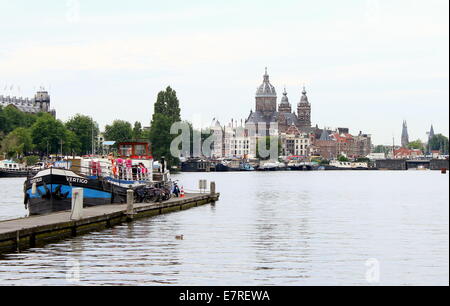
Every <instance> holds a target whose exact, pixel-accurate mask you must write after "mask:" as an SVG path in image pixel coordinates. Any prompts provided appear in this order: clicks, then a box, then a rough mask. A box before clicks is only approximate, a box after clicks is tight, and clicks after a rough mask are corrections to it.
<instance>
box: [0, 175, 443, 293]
mask: <svg viewBox="0 0 450 306" xmlns="http://www.w3.org/2000/svg"><path fill="white" fill-rule="evenodd" d="M201 178H206V179H208V180H209V181H211V180H214V181H216V182H217V186H218V190H219V191H220V192H221V200H220V201H219V202H217V203H216V205H207V206H203V207H198V208H194V209H190V210H187V211H182V212H176V213H173V214H168V215H163V216H158V217H155V218H149V219H144V220H138V221H136V222H134V223H132V224H124V225H121V226H117V227H114V228H112V229H108V230H105V231H102V232H97V233H92V234H89V235H85V236H82V237H77V238H73V239H69V240H65V241H62V242H59V243H55V244H51V245H48V246H46V247H44V248H37V249H32V250H30V251H28V252H26V253H22V254H12V255H8V256H6V257H4V258H2V259H0V285H2V284H29V285H38V284H46V285H74V284H75V285H97V284H98V285H119V284H120V285H122V284H125V285H161V284H168V285H367V284H368V283H367V280H366V273H367V269H368V268H367V266H366V262H367V261H368V260H369V259H372V258H374V259H376V260H378V261H379V263H380V276H381V279H380V284H382V285H417V284H420V285H436V284H437V285H448V283H449V272H448V271H449V251H448V250H449V224H448V217H449V214H448V200H449V189H448V183H449V180H448V175H447V176H444V175H441V174H440V173H438V172H427V171H423V172H422V171H417V172H376V171H375V172H309V173H303V172H302V173H299V172H280V173H209V174H200V173H199V174H182V175H179V176H178V179H180V181H181V182H182V184H184V187H185V188H186V189H194V188H195V187H196V186H197V185H198V179H201ZM22 183H23V180H20V179H19V180H17V179H13V180H7V181H6V180H0V186H1V189H0V190H1V193H2V194H1V196H2V198H5V194H6V198H5V200H4V202H2V203H0V218H3V219H10V218H15V217H21V216H23V215H25V214H26V212H25V211H24V209H23V204H22V199H21V194H20V195H17V194H16V190H18V191H19V192H21V188H22ZM5 186H6V187H7V189H5ZM5 190H6V191H5ZM180 234H183V235H184V236H185V239H184V240H176V239H175V236H176V235H180ZM74 270H75V271H76V270H78V271H79V281H78V280H77V279H75V280H74V279H72V278H71V277H68V275H69V276H70V275H71V272H73V271H74ZM75 275H76V274H75Z"/></svg>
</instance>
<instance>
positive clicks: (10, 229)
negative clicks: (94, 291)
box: [0, 188, 220, 254]
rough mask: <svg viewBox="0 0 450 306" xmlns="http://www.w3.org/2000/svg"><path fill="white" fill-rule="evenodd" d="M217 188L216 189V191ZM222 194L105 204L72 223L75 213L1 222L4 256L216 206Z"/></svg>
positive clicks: (0, 248)
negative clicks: (157, 201)
mask: <svg viewBox="0 0 450 306" xmlns="http://www.w3.org/2000/svg"><path fill="white" fill-rule="evenodd" d="M214 189H215V188H214ZM219 197H220V194H219V193H215V190H212V192H211V193H208V194H186V196H185V197H184V198H172V199H170V200H169V201H166V202H163V203H150V204H133V205H132V207H131V209H130V205H128V204H117V205H102V206H96V207H91V208H84V209H83V212H82V214H83V215H82V218H80V219H79V220H71V217H72V212H71V211H67V212H60V213H54V214H50V215H45V216H36V217H29V218H23V219H17V220H10V221H2V222H0V254H4V253H11V252H20V251H23V250H26V249H28V248H34V247H40V246H43V245H45V244H47V243H50V242H55V241H58V240H61V239H64V238H68V237H74V236H77V235H82V234H86V233H89V232H92V231H98V230H102V229H105V228H110V227H112V226H115V225H118V224H121V223H124V222H130V221H133V220H134V219H138V218H143V217H150V216H157V215H161V214H165V213H170V212H175V211H180V210H186V209H189V208H192V207H197V206H200V205H205V204H208V203H214V202H216V201H218V200H219Z"/></svg>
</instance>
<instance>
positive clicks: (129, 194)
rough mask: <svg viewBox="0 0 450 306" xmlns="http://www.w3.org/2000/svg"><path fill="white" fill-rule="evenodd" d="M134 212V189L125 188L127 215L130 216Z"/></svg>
mask: <svg viewBox="0 0 450 306" xmlns="http://www.w3.org/2000/svg"><path fill="white" fill-rule="evenodd" d="M133 214H134V191H133V190H131V189H129V190H127V216H128V217H129V218H132V217H133Z"/></svg>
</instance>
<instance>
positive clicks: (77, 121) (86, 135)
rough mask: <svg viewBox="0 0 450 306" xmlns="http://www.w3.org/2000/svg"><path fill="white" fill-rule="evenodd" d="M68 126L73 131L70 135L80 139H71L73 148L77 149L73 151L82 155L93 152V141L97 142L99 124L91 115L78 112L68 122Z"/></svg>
mask: <svg viewBox="0 0 450 306" xmlns="http://www.w3.org/2000/svg"><path fill="white" fill-rule="evenodd" d="M66 128H67V129H68V130H69V131H71V132H73V135H69V136H75V138H78V141H77V140H75V139H71V144H72V147H71V149H72V150H76V151H73V153H77V154H82V155H84V154H89V153H93V152H92V142H94V143H95V142H96V141H95V139H97V136H98V134H99V128H98V124H97V123H96V122H95V121H94V120H93V119H92V118H91V117H88V116H84V115H80V114H77V115H76V116H75V117H73V118H71V119H70V120H69V121H67V122H66ZM77 142H78V144H77Z"/></svg>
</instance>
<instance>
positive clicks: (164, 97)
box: [149, 86, 181, 166]
mask: <svg viewBox="0 0 450 306" xmlns="http://www.w3.org/2000/svg"><path fill="white" fill-rule="evenodd" d="M179 121H181V114H180V103H179V101H178V98H177V93H176V91H174V90H173V89H172V88H170V86H169V87H167V89H166V90H165V91H161V92H159V93H158V97H157V99H156V102H155V106H154V113H153V118H152V123H151V127H150V132H149V136H150V141H151V143H152V151H153V156H154V157H155V158H156V159H161V157H163V156H164V157H165V158H166V160H167V161H168V163H169V166H172V165H175V164H177V163H178V159H177V157H173V156H172V155H171V153H170V145H171V143H172V141H173V139H175V137H177V135H171V134H170V128H171V127H172V124H174V123H176V122H179Z"/></svg>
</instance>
